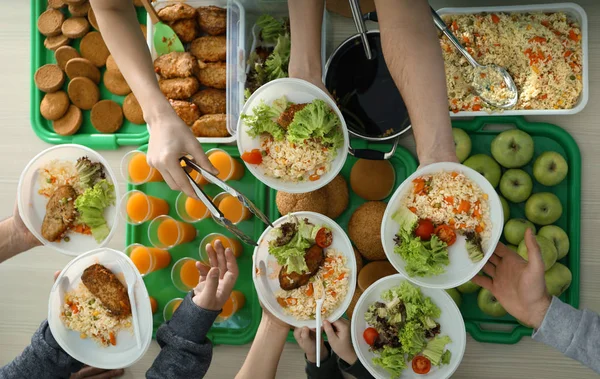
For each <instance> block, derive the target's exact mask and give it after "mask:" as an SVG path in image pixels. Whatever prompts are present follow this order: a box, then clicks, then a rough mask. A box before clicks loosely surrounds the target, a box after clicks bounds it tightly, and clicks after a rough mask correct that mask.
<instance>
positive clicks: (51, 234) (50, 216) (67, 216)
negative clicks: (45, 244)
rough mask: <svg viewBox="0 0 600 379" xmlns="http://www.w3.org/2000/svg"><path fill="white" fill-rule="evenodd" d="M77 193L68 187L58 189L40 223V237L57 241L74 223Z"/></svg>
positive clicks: (49, 201) (47, 205) (51, 197)
mask: <svg viewBox="0 0 600 379" xmlns="http://www.w3.org/2000/svg"><path fill="white" fill-rule="evenodd" d="M76 197H77V192H75V189H74V188H73V187H71V186H70V185H65V186H60V187H58V188H57V189H56V190H55V191H54V193H53V194H52V196H50V200H48V204H46V215H45V216H44V221H43V222H42V237H44V238H45V239H47V240H48V241H50V242H54V241H57V240H59V239H60V238H61V237H62V235H63V234H64V233H65V232H66V231H67V229H69V227H70V226H71V225H72V224H73V221H75V198H76Z"/></svg>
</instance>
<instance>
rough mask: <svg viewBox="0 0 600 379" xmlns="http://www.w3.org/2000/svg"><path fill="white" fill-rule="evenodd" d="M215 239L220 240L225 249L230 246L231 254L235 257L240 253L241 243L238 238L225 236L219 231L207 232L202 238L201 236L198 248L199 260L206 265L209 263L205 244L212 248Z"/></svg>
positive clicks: (241, 249)
mask: <svg viewBox="0 0 600 379" xmlns="http://www.w3.org/2000/svg"><path fill="white" fill-rule="evenodd" d="M216 240H220V241H221V243H222V244H223V247H224V248H225V249H227V248H230V249H231V250H232V251H233V255H235V257H236V258H238V257H239V256H240V255H242V251H243V248H242V243H241V242H240V241H239V240H238V239H236V238H232V237H227V236H225V235H223V234H221V233H210V234H207V235H206V236H205V237H204V238H202V241H201V242H200V247H199V249H198V250H199V255H200V262H202V263H204V264H206V265H210V260H209V259H208V253H207V252H206V245H209V244H210V245H212V247H213V249H214V247H215V241H216Z"/></svg>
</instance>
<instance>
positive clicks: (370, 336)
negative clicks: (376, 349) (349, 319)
mask: <svg viewBox="0 0 600 379" xmlns="http://www.w3.org/2000/svg"><path fill="white" fill-rule="evenodd" d="M377 337H379V333H377V329H375V328H367V329H365V331H364V332H363V338H364V339H365V342H366V343H367V344H368V345H369V346H373V344H374V343H375V341H377Z"/></svg>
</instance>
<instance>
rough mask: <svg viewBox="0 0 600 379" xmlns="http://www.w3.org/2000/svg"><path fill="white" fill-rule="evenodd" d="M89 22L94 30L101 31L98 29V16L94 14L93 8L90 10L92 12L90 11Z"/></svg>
mask: <svg viewBox="0 0 600 379" xmlns="http://www.w3.org/2000/svg"><path fill="white" fill-rule="evenodd" d="M88 21H89V22H90V25H92V27H93V28H94V29H96V30H100V28H99V27H98V21H96V14H95V13H94V9H93V8H90V10H89V11H88Z"/></svg>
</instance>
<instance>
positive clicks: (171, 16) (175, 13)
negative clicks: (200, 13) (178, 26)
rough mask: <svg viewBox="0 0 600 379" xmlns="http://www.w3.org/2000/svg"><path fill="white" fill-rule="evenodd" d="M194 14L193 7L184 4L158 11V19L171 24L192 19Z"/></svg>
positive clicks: (168, 6)
mask: <svg viewBox="0 0 600 379" xmlns="http://www.w3.org/2000/svg"><path fill="white" fill-rule="evenodd" d="M196 14H197V13H196V9H194V7H192V6H190V5H187V4H184V3H177V4H173V5H167V6H166V7H164V8H163V9H161V10H159V11H158V17H159V18H160V19H161V21H163V22H173V21H178V20H183V19H186V18H194V17H196Z"/></svg>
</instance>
